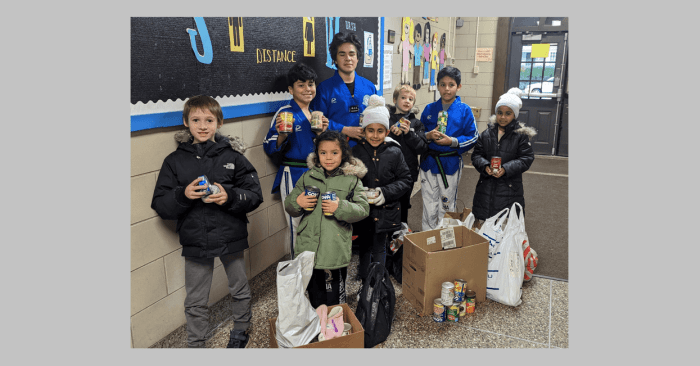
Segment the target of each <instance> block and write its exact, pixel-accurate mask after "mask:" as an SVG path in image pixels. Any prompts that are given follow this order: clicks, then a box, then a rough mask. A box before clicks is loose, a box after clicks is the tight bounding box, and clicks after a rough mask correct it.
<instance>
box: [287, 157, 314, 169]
mask: <svg viewBox="0 0 700 366" xmlns="http://www.w3.org/2000/svg"><path fill="white" fill-rule="evenodd" d="M282 165H286V166H296V167H301V168H308V167H309V165H308V164H307V163H306V160H300V159H286V160H285V161H283V162H282Z"/></svg>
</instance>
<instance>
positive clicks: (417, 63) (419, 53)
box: [413, 24, 423, 90]
mask: <svg viewBox="0 0 700 366" xmlns="http://www.w3.org/2000/svg"><path fill="white" fill-rule="evenodd" d="M413 39H414V40H415V41H416V42H415V43H414V44H413V66H414V68H413V89H415V90H418V89H420V84H421V77H422V76H423V73H422V71H421V66H422V65H423V44H422V43H421V41H420V39H421V27H420V24H416V26H415V28H414V31H413Z"/></svg>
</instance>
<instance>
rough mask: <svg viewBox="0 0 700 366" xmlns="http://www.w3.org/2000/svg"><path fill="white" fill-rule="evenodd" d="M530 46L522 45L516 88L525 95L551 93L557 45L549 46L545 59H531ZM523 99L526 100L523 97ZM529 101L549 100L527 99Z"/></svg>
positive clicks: (525, 97)
mask: <svg viewBox="0 0 700 366" xmlns="http://www.w3.org/2000/svg"><path fill="white" fill-rule="evenodd" d="M531 54H532V44H528V45H523V50H522V57H521V58H520V80H519V83H518V87H519V88H520V90H522V91H523V92H525V93H552V92H553V90H554V70H555V69H556V60H557V44H556V43H551V44H550V45H549V55H548V56H547V57H538V58H532V57H531ZM523 99H528V97H527V96H523ZM529 99H551V98H540V97H529Z"/></svg>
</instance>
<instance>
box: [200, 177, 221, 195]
mask: <svg viewBox="0 0 700 366" xmlns="http://www.w3.org/2000/svg"><path fill="white" fill-rule="evenodd" d="M199 178H202V180H200V181H199V184H198V185H200V186H206V188H204V196H203V197H202V198H204V197H207V196H208V195H210V194H214V191H213V190H212V185H211V183H210V182H209V178H207V176H206V175H200V176H199ZM214 187H216V186H214ZM216 189H217V190H218V189H219V187H216ZM216 193H219V192H216Z"/></svg>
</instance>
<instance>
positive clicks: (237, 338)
mask: <svg viewBox="0 0 700 366" xmlns="http://www.w3.org/2000/svg"><path fill="white" fill-rule="evenodd" d="M249 339H250V337H249V336H248V335H247V334H246V332H244V331H242V330H239V329H231V333H230V334H229V340H228V345H227V346H226V348H247V346H248V340H249Z"/></svg>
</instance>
